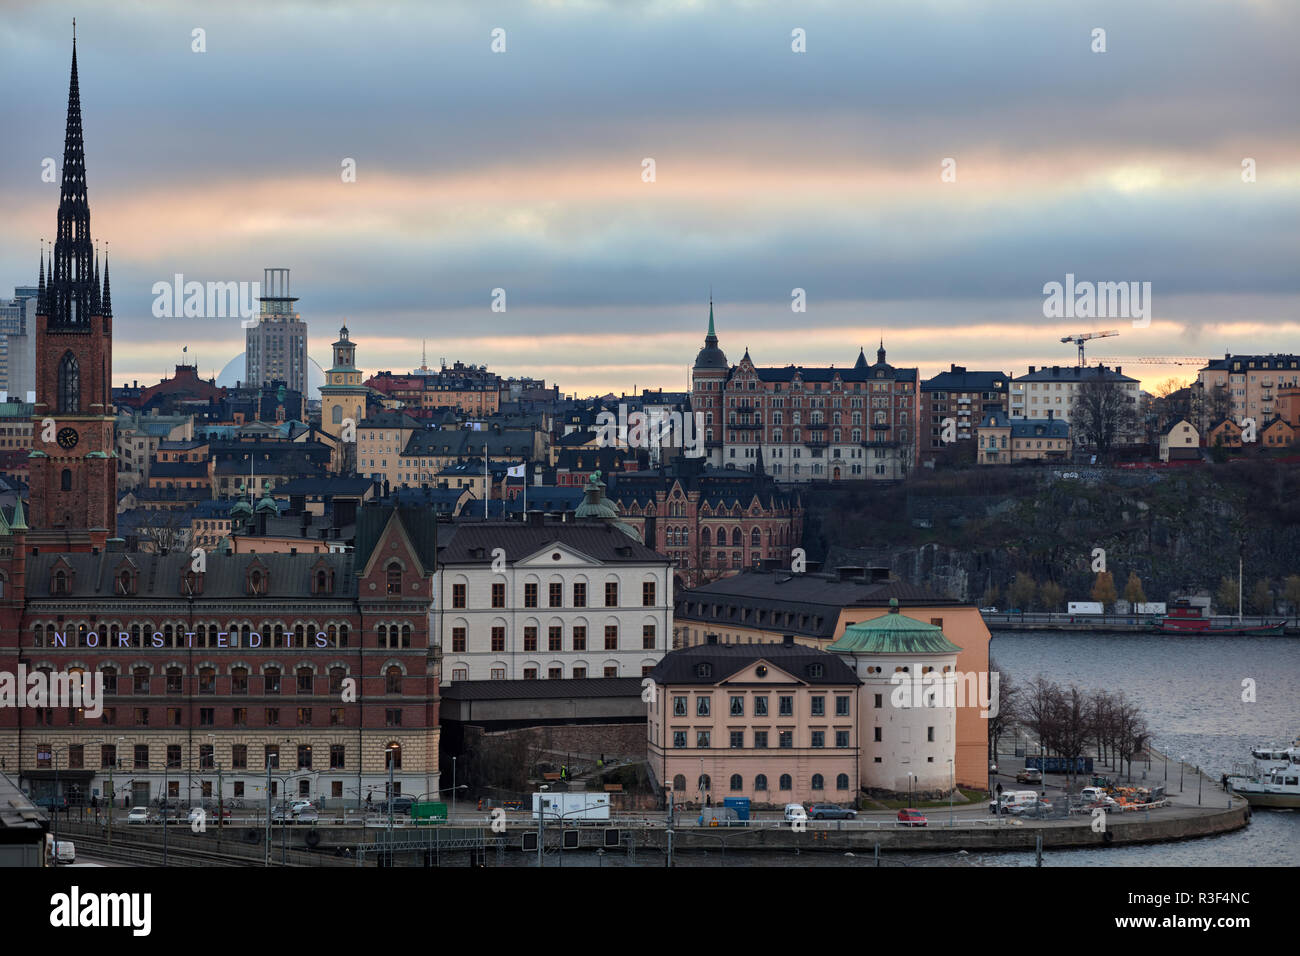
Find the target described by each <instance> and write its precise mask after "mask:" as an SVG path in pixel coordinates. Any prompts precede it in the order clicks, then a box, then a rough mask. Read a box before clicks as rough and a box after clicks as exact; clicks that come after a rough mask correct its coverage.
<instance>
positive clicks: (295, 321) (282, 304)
mask: <svg viewBox="0 0 1300 956" xmlns="http://www.w3.org/2000/svg"><path fill="white" fill-rule="evenodd" d="M262 275H263V279H262V296H261V311H260V312H259V314H258V316H257V321H256V323H255V324H254V325H251V326H249V328H248V331H247V333H246V335H245V344H244V362H245V378H246V379H247V383H246V384H248V385H254V386H258V387H260V386H263V385H269V384H270V383H271V382H283V383H284V384H285V386H286V387H287V388H289V389H292V390H294V391H296V392H298V393H300V394H302V395H306V394H307V323H306V322H304V321H303V320H302V317H301V316H300V315H299V314H298V312H297V311H296V309H295V306H294V303H295V302H297V301H298V299H297V297H295V296H293V295H291V294H290V286H289V270H288V269H263V270H262Z"/></svg>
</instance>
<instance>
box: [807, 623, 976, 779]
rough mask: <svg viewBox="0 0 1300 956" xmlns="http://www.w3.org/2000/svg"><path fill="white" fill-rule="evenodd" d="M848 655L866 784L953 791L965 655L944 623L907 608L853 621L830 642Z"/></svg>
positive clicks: (830, 649)
mask: <svg viewBox="0 0 1300 956" xmlns="http://www.w3.org/2000/svg"><path fill="white" fill-rule="evenodd" d="M826 649H827V650H828V651H832V652H834V653H839V654H845V655H847V656H848V658H849V660H848V661H846V663H849V665H850V666H851V667H853V668H854V672H855V673H856V674H857V675H858V677H859V678H861V680H862V688H861V690H860V692H859V694H860V696H859V698H858V739H859V740H860V741H861V746H862V754H863V757H862V762H861V763H860V764H859V767H860V774H859V777H860V779H861V785H862V786H863V787H865V788H867V789H870V790H878V791H889V792H893V793H904V794H905V793H908V792H911V793H912V794H914V795H915V794H918V793H923V792H926V791H929V792H933V793H935V794H939V793H947V792H948V790H949V789H950V788H951V783H950V781H951V779H952V774H953V762H955V760H956V741H957V707H956V704H957V702H958V700H959V699H960V698H959V696H958V694H957V693H956V691H957V688H956V687H955V679H956V676H957V673H956V672H957V655H958V654H960V653H961V648H960V647H958V646H957V645H956V644H954V643H953V642H952V641H950V640H948V638H947V637H945V636H944V633H943V628H941V627H939V626H937V625H935V624H930V623H927V622H925V621H918V620H917V619H916V618H913V617H908V616H907V615H906V614H903V613H901V612H900V609H899V605H898V599H897V598H891V599H890V601H889V612H888V613H887V614H882V615H880V616H879V617H877V618H874V619H872V620H870V621H863V622H862V623H860V624H851V625H849V626H848V627H847V628H845V630H844V634H843V635H842V636H841V637H840V638H839V639H838V640H836V641H835V642H834V643H832V644H831V645H830V646H829V647H827V648H826Z"/></svg>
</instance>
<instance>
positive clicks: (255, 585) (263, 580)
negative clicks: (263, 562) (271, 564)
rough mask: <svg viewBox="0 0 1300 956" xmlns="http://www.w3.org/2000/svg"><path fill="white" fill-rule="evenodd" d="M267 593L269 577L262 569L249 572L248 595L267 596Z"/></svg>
mask: <svg viewBox="0 0 1300 956" xmlns="http://www.w3.org/2000/svg"><path fill="white" fill-rule="evenodd" d="M266 591H267V576H266V574H265V573H264V572H263V571H262V570H261V569H260V568H253V569H252V570H251V571H249V572H248V593H249V594H265V593H266Z"/></svg>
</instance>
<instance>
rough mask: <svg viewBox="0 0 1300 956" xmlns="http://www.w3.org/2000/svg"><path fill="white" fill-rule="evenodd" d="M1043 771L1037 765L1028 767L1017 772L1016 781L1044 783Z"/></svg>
mask: <svg viewBox="0 0 1300 956" xmlns="http://www.w3.org/2000/svg"><path fill="white" fill-rule="evenodd" d="M1042 782H1043V771H1041V770H1039V769H1038V768H1037V767H1026V768H1025V769H1024V770H1022V771H1020V773H1018V774H1016V783H1042Z"/></svg>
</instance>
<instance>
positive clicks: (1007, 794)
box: [989, 790, 1038, 813]
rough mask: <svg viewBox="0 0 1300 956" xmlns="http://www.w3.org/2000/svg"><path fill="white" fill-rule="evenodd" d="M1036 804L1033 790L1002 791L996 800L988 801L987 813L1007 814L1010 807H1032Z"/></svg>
mask: <svg viewBox="0 0 1300 956" xmlns="http://www.w3.org/2000/svg"><path fill="white" fill-rule="evenodd" d="M1037 803H1038V793H1037V792H1036V791H1034V790H1004V791H1002V793H1001V795H1000V796H999V797H998V799H996V800H990V801H989V813H1007V812H1009V811H1010V810H1011V808H1012V807H1019V808H1025V807H1032V806H1035V805H1037Z"/></svg>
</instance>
